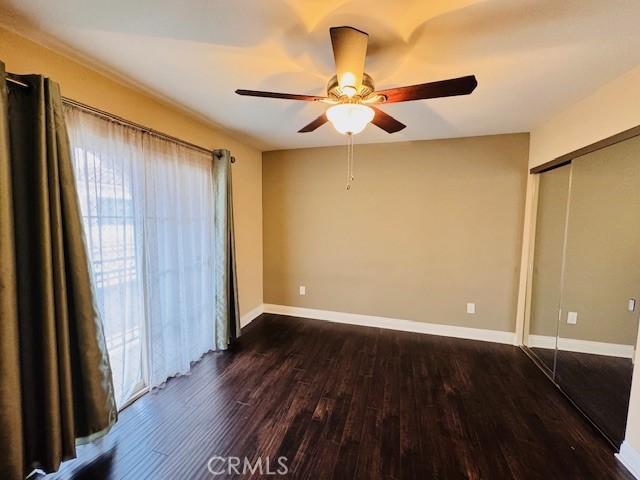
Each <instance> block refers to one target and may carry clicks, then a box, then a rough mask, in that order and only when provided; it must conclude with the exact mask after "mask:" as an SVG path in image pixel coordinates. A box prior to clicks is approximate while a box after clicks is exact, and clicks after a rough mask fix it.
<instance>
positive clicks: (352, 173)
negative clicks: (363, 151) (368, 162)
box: [349, 135, 356, 182]
mask: <svg viewBox="0 0 640 480" xmlns="http://www.w3.org/2000/svg"><path fill="white" fill-rule="evenodd" d="M349 138H350V139H351V142H350V143H351V181H352V182H353V181H354V180H355V179H356V176H355V173H354V170H355V166H356V157H355V155H354V152H355V150H354V147H353V135H349Z"/></svg>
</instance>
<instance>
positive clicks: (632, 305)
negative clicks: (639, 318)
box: [627, 298, 636, 312]
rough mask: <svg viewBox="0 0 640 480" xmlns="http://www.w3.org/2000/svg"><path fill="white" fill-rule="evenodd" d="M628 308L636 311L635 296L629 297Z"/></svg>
mask: <svg viewBox="0 0 640 480" xmlns="http://www.w3.org/2000/svg"><path fill="white" fill-rule="evenodd" d="M627 310H629V311H630V312H635V311H636V299H635V298H630V299H629V304H628V305H627Z"/></svg>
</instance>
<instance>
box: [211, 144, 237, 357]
mask: <svg viewBox="0 0 640 480" xmlns="http://www.w3.org/2000/svg"><path fill="white" fill-rule="evenodd" d="M213 195H214V202H215V205H214V211H215V214H214V223H215V225H214V236H215V237H214V242H215V249H214V251H215V259H214V261H215V278H216V328H215V334H216V348H218V349H222V350H224V349H226V348H228V346H229V345H230V344H231V343H232V342H233V341H234V340H235V339H236V338H237V337H238V336H240V308H239V307H238V275H237V273H236V248H235V234H234V231H233V192H232V190H231V153H230V152H229V150H214V152H213Z"/></svg>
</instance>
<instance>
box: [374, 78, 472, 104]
mask: <svg viewBox="0 0 640 480" xmlns="http://www.w3.org/2000/svg"><path fill="white" fill-rule="evenodd" d="M477 86H478V81H477V80H476V76H475V75H467V76H466V77H460V78H451V79H449V80H441V81H439V82H430V83H421V84H419V85H411V86H409V87H398V88H389V89H388V90H380V91H377V92H376V94H380V95H384V96H385V97H387V99H386V100H385V103H396V102H408V101H411V100H424V99H426V98H440V97H455V96H456V95H469V94H470V93H471V92H473V91H474V90H475V88H476V87H477Z"/></svg>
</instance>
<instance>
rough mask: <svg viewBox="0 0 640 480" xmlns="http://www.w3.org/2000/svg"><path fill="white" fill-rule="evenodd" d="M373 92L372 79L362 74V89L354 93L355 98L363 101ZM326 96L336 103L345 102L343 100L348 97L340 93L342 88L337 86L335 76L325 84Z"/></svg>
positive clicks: (336, 77)
mask: <svg viewBox="0 0 640 480" xmlns="http://www.w3.org/2000/svg"><path fill="white" fill-rule="evenodd" d="M375 90H376V89H375V86H374V84H373V78H371V77H370V76H369V75H368V74H366V73H363V74H362V87H360V90H359V91H358V92H356V96H358V97H360V98H361V99H365V98H367V97H368V96H369V95H371V94H372V93H373V92H375ZM327 96H328V97H329V98H331V99H333V100H335V101H338V102H339V101H341V100H345V98H348V95H347V94H346V93H344V92H343V91H342V88H341V87H340V85H339V84H338V76H337V75H334V76H333V77H331V80H329V83H328V84H327Z"/></svg>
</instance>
